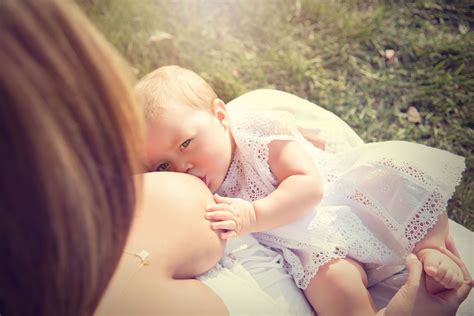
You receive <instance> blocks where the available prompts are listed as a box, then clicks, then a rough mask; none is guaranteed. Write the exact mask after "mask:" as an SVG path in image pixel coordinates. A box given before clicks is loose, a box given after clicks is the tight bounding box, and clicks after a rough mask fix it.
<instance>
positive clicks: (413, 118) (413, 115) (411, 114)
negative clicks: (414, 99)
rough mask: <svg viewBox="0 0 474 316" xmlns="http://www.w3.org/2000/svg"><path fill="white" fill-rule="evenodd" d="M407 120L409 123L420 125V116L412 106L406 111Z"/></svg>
mask: <svg viewBox="0 0 474 316" xmlns="http://www.w3.org/2000/svg"><path fill="white" fill-rule="evenodd" d="M407 118H408V121H409V122H412V123H421V115H420V113H419V112H418V110H417V109H416V108H415V107H414V106H410V107H409V108H408V111H407Z"/></svg>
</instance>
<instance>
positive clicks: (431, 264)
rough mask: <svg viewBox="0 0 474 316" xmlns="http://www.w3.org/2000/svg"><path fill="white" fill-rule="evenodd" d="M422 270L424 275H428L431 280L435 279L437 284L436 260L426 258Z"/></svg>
mask: <svg viewBox="0 0 474 316" xmlns="http://www.w3.org/2000/svg"><path fill="white" fill-rule="evenodd" d="M423 270H424V271H425V273H426V274H427V275H429V276H430V277H432V278H433V279H435V280H437V281H438V282H439V280H438V279H437V277H436V276H437V275H438V273H439V261H438V260H435V259H434V258H431V257H429V258H426V259H425V260H424V261H423Z"/></svg>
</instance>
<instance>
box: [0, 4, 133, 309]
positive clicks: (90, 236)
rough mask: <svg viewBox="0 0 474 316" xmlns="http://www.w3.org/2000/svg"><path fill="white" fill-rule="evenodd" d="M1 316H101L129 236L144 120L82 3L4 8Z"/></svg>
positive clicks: (0, 55) (0, 10)
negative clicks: (133, 178) (99, 310)
mask: <svg viewBox="0 0 474 316" xmlns="http://www.w3.org/2000/svg"><path fill="white" fill-rule="evenodd" d="M0 38H1V39H2V45H1V47H0V60H1V63H2V66H1V73H0V100H1V101H0V113H1V114H0V135H1V139H2V140H1V142H0V156H1V164H2V166H3V168H2V175H1V180H0V194H1V197H0V217H1V220H0V258H2V263H1V264H0V300H1V301H0V314H1V315H33V314H35V315H84V314H85V315H91V314H92V313H93V312H94V310H95V309H96V307H97V305H98V304H99V301H100V299H101V297H102V294H103V292H104V291H105V289H106V287H107V285H108V283H109V281H110V278H111V277H112V273H113V272H114V270H115V268H116V266H117V263H118V260H119V259H120V257H121V256H122V250H123V247H124V245H125V241H126V239H127V236H128V231H129V228H130V225H131V222H132V218H133V216H134V207H135V204H136V192H135V191H136V188H135V186H134V184H133V182H132V181H130V178H131V175H132V174H133V173H135V172H137V171H138V162H137V155H138V153H139V152H140V151H141V128H140V126H141V120H140V116H139V115H138V113H137V112H136V110H135V107H134V100H133V98H132V93H131V90H130V83H129V81H128V80H127V78H126V76H124V72H123V71H122V69H123V68H124V67H123V65H124V63H123V62H122V60H120V58H118V57H117V55H116V54H114V53H112V50H111V48H110V47H109V45H108V44H107V43H106V41H105V40H104V39H103V38H102V37H100V36H99V34H98V33H97V32H96V31H95V30H94V29H93V28H92V26H91V25H90V23H89V22H88V21H87V20H86V18H85V17H84V16H83V15H82V14H81V12H80V11H79V10H78V9H77V8H76V6H75V5H73V4H72V3H69V2H66V1H62V0H58V1H47V0H43V1H36V0H32V1H17V0H3V1H1V3H0Z"/></svg>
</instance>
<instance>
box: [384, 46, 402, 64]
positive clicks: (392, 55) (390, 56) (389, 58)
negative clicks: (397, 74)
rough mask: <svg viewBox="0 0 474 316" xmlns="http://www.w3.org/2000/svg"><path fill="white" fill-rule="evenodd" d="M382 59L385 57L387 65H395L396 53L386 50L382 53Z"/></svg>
mask: <svg viewBox="0 0 474 316" xmlns="http://www.w3.org/2000/svg"><path fill="white" fill-rule="evenodd" d="M383 57H385V59H386V60H387V62H388V63H389V64H396V63H397V62H398V57H397V53H396V52H395V50H393V49H386V50H385V51H384V52H383Z"/></svg>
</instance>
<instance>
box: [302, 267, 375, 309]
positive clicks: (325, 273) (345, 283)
mask: <svg viewBox="0 0 474 316" xmlns="http://www.w3.org/2000/svg"><path fill="white" fill-rule="evenodd" d="M366 286H367V275H366V274H365V271H364V269H363V268H362V266H361V265H360V264H359V263H358V262H357V261H354V260H352V259H348V258H346V259H337V260H335V261H332V262H330V263H327V264H325V265H324V266H322V267H321V268H320V269H319V271H318V273H317V274H316V276H315V277H314V278H313V279H311V281H310V282H309V285H308V287H307V288H306V289H305V290H304V293H305V295H306V298H307V299H308V301H309V302H310V303H311V305H312V306H313V308H314V310H315V311H316V312H317V313H318V315H319V316H321V315H322V316H324V315H364V316H365V315H374V314H375V307H374V305H373V302H372V299H371V297H370V294H369V292H368V291H367V289H366Z"/></svg>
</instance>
